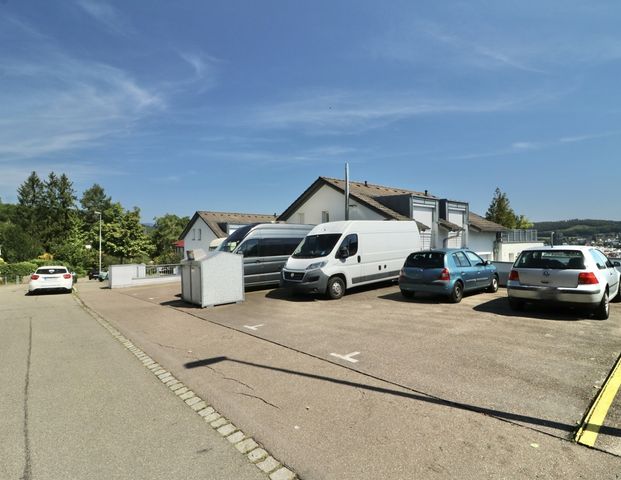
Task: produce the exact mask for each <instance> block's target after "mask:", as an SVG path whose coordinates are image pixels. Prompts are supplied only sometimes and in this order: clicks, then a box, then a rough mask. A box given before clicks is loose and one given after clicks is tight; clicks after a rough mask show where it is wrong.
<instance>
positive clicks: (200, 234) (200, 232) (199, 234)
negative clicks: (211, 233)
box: [198, 228, 203, 240]
mask: <svg viewBox="0 0 621 480" xmlns="http://www.w3.org/2000/svg"><path fill="white" fill-rule="evenodd" d="M202 233H203V231H202V229H201V228H199V229H198V239H199V240H200V239H201V236H202Z"/></svg>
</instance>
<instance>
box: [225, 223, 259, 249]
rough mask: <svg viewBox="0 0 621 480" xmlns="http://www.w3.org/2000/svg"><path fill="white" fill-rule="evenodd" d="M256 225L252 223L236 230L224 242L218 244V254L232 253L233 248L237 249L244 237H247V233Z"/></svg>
mask: <svg viewBox="0 0 621 480" xmlns="http://www.w3.org/2000/svg"><path fill="white" fill-rule="evenodd" d="M257 225H258V224H257V223H253V224H251V225H246V226H245V227H241V228H238V229H237V230H235V231H234V232H233V233H231V234H230V235H229V236H228V237H226V240H224V241H223V242H222V243H221V244H220V246H219V247H218V250H219V251H220V252H232V251H233V250H235V248H237V245H239V244H240V243H241V241H242V240H243V239H244V237H245V236H246V235H248V232H249V231H250V230H251V229H252V228H253V227H256V226H257Z"/></svg>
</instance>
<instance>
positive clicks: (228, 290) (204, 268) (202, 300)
mask: <svg viewBox="0 0 621 480" xmlns="http://www.w3.org/2000/svg"><path fill="white" fill-rule="evenodd" d="M188 253H189V256H190V257H191V258H192V257H193V259H190V260H185V261H183V262H181V297H182V298H183V300H185V301H186V302H189V303H193V304H194V305H200V306H201V307H203V308H204V307H213V306H215V305H222V304H225V303H238V302H243V301H244V264H243V258H242V256H241V255H236V254H234V253H228V252H219V251H215V252H210V253H208V254H205V252H204V251H202V250H195V251H193V252H188Z"/></svg>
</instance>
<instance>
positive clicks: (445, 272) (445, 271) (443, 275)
mask: <svg viewBox="0 0 621 480" xmlns="http://www.w3.org/2000/svg"><path fill="white" fill-rule="evenodd" d="M450 279H451V274H450V273H449V270H448V268H445V269H443V270H442V272H440V280H445V281H447V282H448V281H449V280H450Z"/></svg>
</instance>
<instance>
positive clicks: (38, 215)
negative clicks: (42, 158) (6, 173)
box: [17, 172, 45, 235]
mask: <svg viewBox="0 0 621 480" xmlns="http://www.w3.org/2000/svg"><path fill="white" fill-rule="evenodd" d="M44 195H45V186H44V184H43V182H42V181H41V179H40V178H39V176H38V175H37V172H32V173H31V174H30V175H29V176H28V178H27V179H26V181H25V182H24V183H22V184H21V185H20V186H19V187H18V188H17V221H18V224H19V225H20V226H21V227H22V228H23V230H24V231H25V232H27V233H30V234H33V235H36V234H37V228H38V227H39V222H40V221H41V219H42V218H43V212H42V206H43V205H44Z"/></svg>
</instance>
